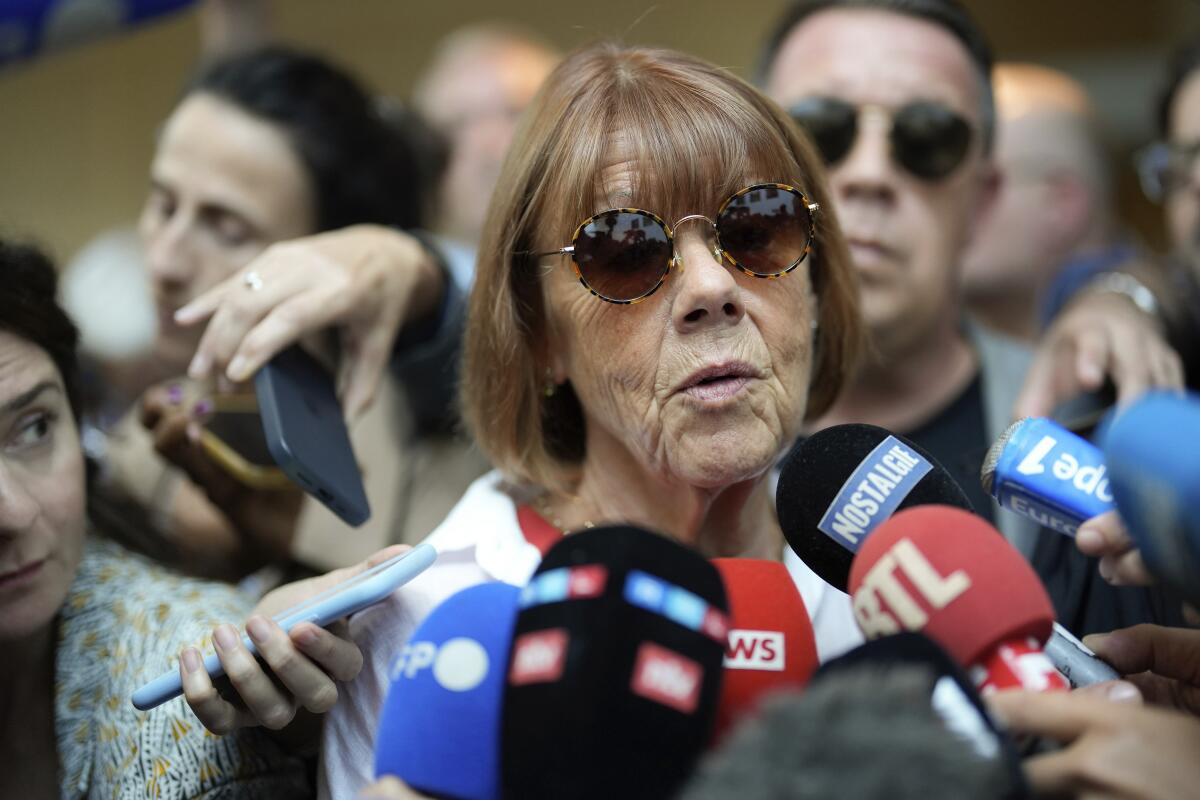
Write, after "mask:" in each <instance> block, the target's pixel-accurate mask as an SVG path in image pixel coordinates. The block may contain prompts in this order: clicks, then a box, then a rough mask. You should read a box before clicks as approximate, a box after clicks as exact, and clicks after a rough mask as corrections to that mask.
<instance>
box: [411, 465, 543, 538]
mask: <svg viewBox="0 0 1200 800" xmlns="http://www.w3.org/2000/svg"><path fill="white" fill-rule="evenodd" d="M518 502H520V499H519V493H518V492H517V491H516V490H515V489H513V487H512V486H511V485H509V484H508V483H507V482H506V481H505V480H504V478H503V476H501V474H500V473H499V472H498V471H496V470H492V471H491V472H488V473H487V474H485V475H481V476H480V477H478V478H476V479H475V480H474V481H473V482H472V483H471V485H470V486H468V487H467V490H466V491H465V492H464V493H463V496H462V497H461V498H460V499H459V501H458V502H457V503H455V504H454V508H452V509H450V513H449V514H447V515H446V518H445V519H444V520H443V521H442V523H441V524H440V525H438V526H437V527H436V528H434V529H433V532H432V533H430V534H429V536H428V537H426V539H425V541H426V542H428V543H430V544H432V545H433V546H434V547H435V548H436V549H437V551H438V552H439V553H448V552H452V551H455V550H462V549H465V548H469V547H473V546H475V545H477V544H479V543H480V542H481V541H483V540H484V539H497V538H499V539H503V540H514V537H516V538H517V539H520V540H521V541H523V538H522V537H521V533H520V526H519V525H518V523H517V504H518Z"/></svg>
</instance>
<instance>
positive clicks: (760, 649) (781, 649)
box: [712, 558, 818, 742]
mask: <svg viewBox="0 0 1200 800" xmlns="http://www.w3.org/2000/svg"><path fill="white" fill-rule="evenodd" d="M712 563H713V566H715V567H716V568H717V571H718V572H720V573H721V577H722V578H723V579H724V581H725V592H726V594H727V595H728V597H729V612H730V623H729V639H728V644H727V645H726V647H725V675H724V678H723V680H722V684H721V700H720V704H719V705H718V706H717V723H716V732H715V734H714V741H716V742H719V741H721V739H723V738H724V737H725V735H726V734H727V733H728V732H729V731H730V730H731V729H732V728H733V726H734V725H735V724H737V722H738V720H740V719H742V718H743V717H745V716H749V715H753V714H754V713H755V712H756V711H757V709H758V706H759V704H760V703H761V702H762V701H763V699H764V697H766V696H768V695H771V694H773V693H776V692H779V691H784V690H788V689H792V690H797V689H801V688H803V687H804V685H805V684H806V683H808V679H809V676H810V675H812V672H813V670H814V669H816V667H817V663H818V658H817V642H816V639H815V638H814V636H813V629H812V622H811V621H810V620H809V616H808V609H806V608H805V607H804V600H802V599H801V597H800V592H799V591H797V589H796V584H795V582H794V581H793V580H792V576H791V575H790V574H789V573H788V571H787V567H785V566H784V565H783V564H781V563H779V562H778V561H764V560H760V559H753V558H714V559H713V560H712Z"/></svg>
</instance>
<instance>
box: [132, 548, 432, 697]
mask: <svg viewBox="0 0 1200 800" xmlns="http://www.w3.org/2000/svg"><path fill="white" fill-rule="evenodd" d="M436 558H437V551H436V550H435V549H434V548H433V545H431V544H419V545H417V546H416V547H414V548H413V549H412V550H409V551H407V552H405V553H401V554H400V555H398V556H396V557H395V558H389V559H388V560H387V561H384V562H383V563H382V564H377V565H375V566H374V567H371V568H370V569H369V570H367V571H366V572H363V573H362V574H360V575H355V576H354V577H353V578H351V579H350V580H348V581H345V582H343V583H339V584H338V585H337V586H334V587H332V588H330V589H327V590H325V591H324V592H321V593H320V594H318V595H316V596H314V597H310V598H309V599H308V600H305V601H304V602H303V603H300V604H299V605H295V606H292V607H291V608H289V609H287V610H285V611H282V612H280V613H279V614H276V615H275V617H273V619H274V620H275V622H277V623H278V624H279V627H280V628H282V629H283V630H284V631H285V632H286V631H290V630H291V629H292V628H294V627H295V626H296V625H299V624H300V623H301V622H311V623H313V624H314V625H318V626H320V627H325V626H326V625H329V624H330V623H333V622H336V621H337V620H339V619H341V618H343V617H345V616H348V615H350V614H353V613H354V612H355V611H361V610H362V609H364V608H366V607H367V606H370V605H374V604H375V603H378V602H379V601H380V600H383V599H385V598H387V597H388V595H390V594H391V593H392V592H394V591H395V590H396V589H398V588H400V587H401V586H403V585H404V584H406V583H408V582H409V581H411V580H412V579H413V578H415V577H417V576H418V575H420V574H421V573H422V572H424V571H425V570H426V569H428V568H429V567H430V566H431V565H432V564H433V562H434V560H435V559H436ZM242 643H243V644H244V645H246V649H248V650H249V651H250V652H251V653H253V654H255V655H257V653H258V650H256V649H255V647H254V643H253V642H252V641H250V637H248V636H243V637H242ZM204 669H205V670H206V671H207V672H208V674H209V675H210V676H211V677H213V678H218V677H220V676H222V675H224V674H225V669H224V668H223V667H222V666H221V661H220V659H219V658H217V654H216V653H209V654H208V656H207V657H205V659H204ZM181 694H183V684H182V683H181V682H180V679H179V670H178V668H176V669H173V670H169V671H167V672H164V673H163V674H162V675H159V676H158V677H157V678H155V679H154V680H152V681H150V682H149V683H147V684H146V685H144V686H142V687H141V688H140V689H138V690H137V691H136V692H134V693H133V696H132V697H131V698H130V699H131V700H132V701H133V706H134V708H137V709H139V710H141V711H149V710H150V709H152V708H154V707H156V706H160V705H162V704H163V703H165V702H167V701H168V700H172V699H174V698H176V697H178V696H179V695H181Z"/></svg>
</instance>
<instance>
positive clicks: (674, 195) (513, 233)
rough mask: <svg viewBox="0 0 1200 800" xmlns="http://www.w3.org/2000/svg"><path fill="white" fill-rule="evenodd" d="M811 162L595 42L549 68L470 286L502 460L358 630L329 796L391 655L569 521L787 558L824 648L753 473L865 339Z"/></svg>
mask: <svg viewBox="0 0 1200 800" xmlns="http://www.w3.org/2000/svg"><path fill="white" fill-rule="evenodd" d="M828 208H829V206H828V204H827V198H826V190H825V185H824V181H823V178H822V172H821V168H820V162H819V160H818V158H817V156H816V154H815V153H814V151H813V150H812V147H811V145H810V144H809V143H808V142H807V140H805V139H804V138H803V137H802V135H801V134H800V133H798V131H797V129H796V128H795V127H794V125H793V123H792V122H791V121H790V120H789V119H788V118H787V116H786V115H785V114H784V113H783V112H782V111H781V110H780V109H778V108H777V107H776V106H775V105H774V104H773V103H771V102H770V101H769V100H767V99H766V98H764V97H763V96H762V95H761V94H760V93H759V92H758V91H757V90H755V89H754V88H752V87H751V86H749V85H748V84H746V83H744V82H743V81H741V80H739V79H737V78H736V77H734V76H732V75H731V74H729V73H728V72H727V71H725V70H722V69H719V68H717V67H714V66H711V65H709V64H707V63H705V62H703V61H700V60H698V59H695V58H692V57H689V56H685V55H682V54H679V53H673V52H668V51H660V50H646V49H636V48H635V49H623V48H620V47H616V46H612V45H602V46H595V47H590V48H588V49H585V50H582V51H579V52H576V53H575V54H574V55H572V56H570V57H568V58H567V59H566V61H565V62H564V63H563V64H562V65H561V66H560V67H559V68H558V69H557V70H556V71H555V72H554V73H553V74H552V75H551V76H550V78H549V79H548V81H547V83H546V84H545V85H544V87H543V88H542V90H541V92H540V94H539V95H538V97H537V98H536V99H535V101H534V103H533V105H532V107H531V108H530V109H529V111H527V113H526V117H525V119H524V121H523V123H522V125H521V128H520V130H519V131H518V133H517V136H516V139H515V140H514V144H513V147H512V150H511V151H510V152H509V154H508V158H507V161H506V163H505V166H504V170H503V172H502V174H501V178H500V182H499V188H498V190H497V194H496V196H495V197H494V198H493V201H492V207H491V212H490V217H489V220H488V225H487V228H486V230H485V233H484V239H483V243H482V247H481V249H480V253H481V255H480V260H479V264H478V267H477V277H476V284H475V287H474V290H473V294H472V297H471V301H470V310H469V317H468V327H467V333H466V353H465V366H464V369H465V372H464V375H463V382H462V393H463V405H464V409H465V415H466V418H467V420H468V422H469V424H470V426H471V428H472V430H473V432H474V434H475V436H476V437H477V440H478V442H479V445H480V446H481V447H482V448H483V450H484V451H485V452H486V453H487V454H488V456H490V457H491V459H492V460H493V463H494V464H495V465H496V467H497V470H496V472H494V473H492V474H490V475H487V476H485V477H483V478H481V479H479V480H478V481H477V482H476V483H475V484H474V485H473V486H472V487H471V488H470V489H469V490H468V491H467V493H466V495H464V497H463V498H462V500H461V501H460V502H459V504H458V505H457V506H456V507H455V509H454V510H453V511H452V512H451V513H450V515H449V516H448V517H447V519H446V520H445V522H444V523H443V524H442V525H441V526H440V527H439V528H438V529H437V530H436V531H435V532H434V533H433V534H432V535H431V537H430V539H429V541H431V542H433V543H434V544H435V545H436V546H437V547H438V549H439V551H440V553H441V556H440V559H439V561H438V564H437V565H436V566H435V567H434V568H433V569H432V570H430V571H429V572H428V573H426V574H425V575H423V576H421V577H420V578H418V579H417V580H416V581H414V582H413V583H412V584H410V585H409V586H408V587H406V588H404V589H402V590H401V591H399V592H397V593H396V594H395V595H394V596H393V597H392V598H391V599H390V600H389V601H388V602H386V603H384V604H381V605H379V606H376V607H375V608H372V609H370V610H368V611H366V612H364V613H362V614H360V615H359V616H357V617H356V618H355V619H354V620H352V621H351V629H352V634H353V635H354V637H355V639H356V641H357V643H358V644H359V645H360V646H361V647H362V649H363V651H364V653H365V654H366V657H367V664H366V666H365V668H364V671H363V673H361V674H360V675H359V677H358V678H357V679H356V680H355V681H353V682H352V683H351V684H349V685H348V686H347V687H345V691H344V696H343V698H342V700H341V701H339V703H338V705H337V706H335V708H334V709H333V711H332V712H331V714H330V716H329V717H328V718H327V720H326V726H325V731H324V737H325V741H324V770H323V774H324V778H323V784H322V786H321V789H322V792H323V793H324V794H325V796H331V797H348V796H352V795H353V792H354V791H356V790H357V789H359V788H360V787H361V786H362V785H363V784H364V783H366V782H367V781H369V779H370V776H371V769H372V753H373V749H374V747H373V745H374V743H373V741H372V740H373V736H374V731H375V728H376V721H377V715H378V713H379V709H380V707H381V705H382V703H383V698H384V695H385V692H386V690H387V688H388V666H389V663H390V662H391V660H392V659H393V658H394V657H395V655H396V653H397V652H399V650H400V648H401V646H402V645H403V643H404V641H405V639H406V637H407V636H408V635H409V634H410V633H411V631H412V630H413V627H414V625H415V624H416V623H417V621H418V620H420V619H421V617H422V616H423V615H424V614H425V613H427V612H428V610H430V609H431V608H432V607H433V606H434V605H435V604H436V603H437V602H439V601H440V600H441V599H443V598H445V597H447V596H448V595H450V594H451V593H453V592H455V591H457V590H459V589H461V588H463V587H464V586H466V585H469V584H472V583H476V582H479V581H483V580H489V579H499V580H503V581H508V582H511V583H517V584H520V583H522V582H524V581H526V580H527V579H528V577H529V575H530V574H531V572H532V570H533V569H534V568H535V566H536V564H537V563H538V560H539V557H540V551H541V550H542V549H543V548H545V547H546V546H548V545H549V544H551V543H553V541H554V540H555V539H557V538H558V537H560V536H562V535H564V534H567V533H569V532H570V531H573V530H578V529H580V528H585V527H589V526H592V525H598V524H600V523H603V522H616V521H629V522H633V523H636V524H638V525H641V526H645V527H647V528H650V529H653V530H658V531H661V532H663V533H666V534H668V535H670V536H672V537H674V538H675V539H677V540H679V541H681V542H685V543H687V544H690V545H693V546H695V547H697V548H699V549H700V550H701V551H702V552H704V553H706V554H708V555H711V556H747V557H754V558H768V559H776V560H783V561H785V563H786V564H787V566H788V567H789V569H790V570H791V573H792V575H793V577H794V578H795V580H796V583H797V586H798V588H799V590H800V592H801V594H802V595H803V598H804V602H805V605H806V606H807V608H808V610H809V612H810V614H811V615H812V616H813V622H814V626H815V630H816V635H817V640H818V646H819V648H820V650H821V653H822V655H823V656H829V655H831V654H833V653H836V652H839V651H841V650H843V649H845V648H847V647H849V646H851V645H852V644H854V643H855V642H856V641H858V634H857V630H856V627H855V624H854V621H853V617H852V615H851V613H850V608H849V603H848V602H847V600H846V598H845V596H844V595H841V594H840V593H837V592H835V591H834V590H833V589H831V588H829V587H828V586H826V585H825V584H823V583H822V582H821V581H820V580H819V579H818V578H816V577H815V575H813V573H811V572H810V571H809V570H808V569H807V568H806V567H804V565H803V564H802V563H800V561H799V560H798V559H796V558H795V557H794V556H793V555H792V554H791V553H790V552H789V551H788V549H787V548H786V546H785V544H784V539H783V535H782V532H781V531H780V528H779V524H778V522H777V521H776V519H775V514H774V508H773V502H772V497H771V487H770V482H769V478H768V476H769V475H770V470H771V467H772V465H773V464H774V463H775V461H776V460H777V459H778V458H779V456H780V454H781V453H782V452H783V451H784V449H785V448H786V447H787V446H788V444H789V443H790V442H791V441H792V439H793V438H794V437H795V436H796V434H797V433H798V431H799V429H800V426H801V424H802V422H803V421H804V420H805V419H806V418H810V417H813V416H815V415H818V414H820V413H821V412H822V411H823V410H824V409H825V408H826V407H827V406H828V405H829V404H830V402H831V401H832V399H833V398H834V396H835V395H836V394H837V392H838V390H839V388H840V386H841V384H842V381H843V378H844V375H845V373H846V370H847V369H848V367H849V366H850V364H851V362H852V359H853V357H854V355H855V352H856V350H857V348H858V345H859V340H860V336H861V333H860V328H859V322H858V316H857V309H856V304H855V297H856V293H855V286H854V284H853V280H852V278H851V273H850V268H849V263H848V258H847V252H846V247H845V244H844V243H843V241H842V238H841V235H840V233H839V231H838V227H837V223H836V221H835V220H834V218H833V217H832V215H831V214H830V213H829V212H828Z"/></svg>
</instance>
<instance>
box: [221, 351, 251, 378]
mask: <svg viewBox="0 0 1200 800" xmlns="http://www.w3.org/2000/svg"><path fill="white" fill-rule="evenodd" d="M247 373H248V370H247V369H246V359H245V358H244V357H243V356H234V358H233V361H230V362H229V369H227V370H226V371H225V374H226V375H228V376H229V380H231V381H237V382H238V383H241V382H242V381H244V380H246V379H247V378H249V377H250V376H249V374H247Z"/></svg>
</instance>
